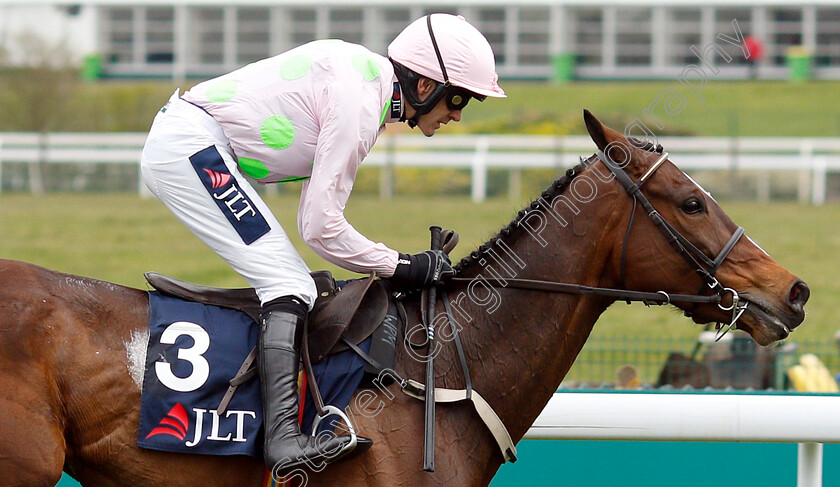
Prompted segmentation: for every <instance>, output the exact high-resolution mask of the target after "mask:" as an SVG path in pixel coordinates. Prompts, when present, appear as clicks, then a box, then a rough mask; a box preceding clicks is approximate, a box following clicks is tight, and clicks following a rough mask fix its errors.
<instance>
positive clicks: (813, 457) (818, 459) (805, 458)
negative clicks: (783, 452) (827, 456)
mask: <svg viewBox="0 0 840 487" xmlns="http://www.w3.org/2000/svg"><path fill="white" fill-rule="evenodd" d="M798 449H799V454H798V456H797V460H796V487H822V464H823V445H822V443H799V446H798Z"/></svg>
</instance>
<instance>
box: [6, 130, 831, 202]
mask: <svg viewBox="0 0 840 487" xmlns="http://www.w3.org/2000/svg"><path fill="white" fill-rule="evenodd" d="M145 138H146V135H145V134H142V133H100V134H96V133H81V134H80V133H53V134H46V135H41V134H32V133H0V166H2V164H3V163H4V162H18V163H19V162H24V163H31V162H39V161H40V162H44V163H48V164H49V163H68V162H69V163H109V164H138V161H139V160H140V152H141V149H142V146H143V143H144V141H145ZM382 139H383V140H381V141H380V142H379V143H378V144H377V145H376V146H375V147H374V149H373V151H372V152H371V154H370V155H369V156H368V158H367V160H366V161H365V164H366V165H368V166H380V167H383V168H385V171H384V173H385V174H390V172H391V170H392V169H393V168H394V167H448V168H463V169H469V170H470V171H471V174H472V191H471V194H472V197H473V200H475V201H477V202H480V201H483V200H484V199H485V197H486V195H487V171H488V170H489V169H510V170H520V169H532V168H567V167H571V166H573V165H574V164H576V163H577V162H578V157H579V156H581V155H588V154H591V153H592V152H593V151H594V150H595V146H594V144H593V143H592V141H591V140H590V139H589V137H586V136H529V135H447V134H441V135H437V136H435V137H432V138H426V137H422V136H418V135H403V134H399V135H388V134H386V135H384V136H383V137H382ZM658 142H659V143H661V144H663V145H664V146H665V147H667V149H668V151H669V152H670V153H671V154H672V155H673V156H674V160H675V161H676V162H677V163H678V164H679V165H680V167H681V168H683V169H687V170H746V171H758V172H759V177H767V174H768V172H769V171H798V172H799V173H800V176H799V199H800V201H802V202H811V203H812V204H816V205H820V204H822V203H823V202H824V201H825V194H826V174H827V173H828V172H833V171H840V139H837V138H828V137H824V138H823V137H815V138H785V137H742V138H737V139H733V138H728V137H661V138H659V140H658ZM0 170H2V169H1V168H0ZM138 186H142V184H139V185H138ZM383 187H384V189H383V196H385V197H388V196H389V195H390V192H391V191H392V190H391V187H390V185H389V183H388V181H387V177H385V178H383Z"/></svg>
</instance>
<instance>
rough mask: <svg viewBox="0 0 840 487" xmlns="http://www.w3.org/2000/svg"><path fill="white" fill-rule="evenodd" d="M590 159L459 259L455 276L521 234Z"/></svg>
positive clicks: (651, 148)
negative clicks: (525, 224)
mask: <svg viewBox="0 0 840 487" xmlns="http://www.w3.org/2000/svg"><path fill="white" fill-rule="evenodd" d="M627 140H628V142H630V143H631V144H633V146H635V147H637V148H639V149H641V150H644V151H646V152H655V153H658V154H661V153H662V151H663V148H662V146H661V145H659V144H654V143H651V142H649V141H646V140H639V139H636V138H634V137H628V138H627ZM592 157H595V156H594V155H593V156H590V157H589V158H588V159H585V160H584V159H583V158H582V157H581V159H580V164H578V165H577V166H575V167H573V168H571V169H569V170H568V171H566V174H564V175H563V176H562V177H560V178H558V179H555V180H554V182H553V183H551V186H549V187H548V189H546V190H545V191H543V192H542V194H541V195H540V196H539V197H538V198H537V199H535V200H534V201H532V202H531V204H529V205H528V206H526V207H525V208H523V209H521V210H519V213H517V214H516V217H515V218H514V219H513V220H512V221H511V222H510V223H508V224H507V225H506V226H505V227H504V228H502V229H501V230H499V233H497V234H496V236H495V237H493V238H491V239H490V240H488V241H487V242H485V243H483V244H481V245H480V246H479V247H478V248H477V249H476V250H473V251H472V252H470V253H469V255H467V256H466V257H464V258H463V259H461V261H460V262H458V264H456V265H455V266H454V267H453V269H455V273H456V274H460V273H461V272H463V271H464V270H466V269H467V268H469V267H470V266H472V265H474V264H475V263H476V262H478V261H480V260H481V259H482V258H483V255H484V254H486V253H487V252H488V251H489V250H490V249H492V248H493V247H495V246H497V245H498V244H499V242H502V243H505V244H507V243H509V240H510V239H512V238H515V237H516V235H517V233H520V232H522V231H523V230H521V229H520V227H521V224H522V220H524V219H525V218H526V217H527V216H528V214H529V213H530V212H532V211H534V210H537V209H539V207H540V206H541V205H543V204H544V203H545V202H546V201H551V200H552V199H553V198H554V197H556V196H558V195H560V194H561V193H563V191H564V190H565V189H566V188H567V187H568V186H569V183H571V182H572V180H573V179H574V178H575V176H577V175H578V174H580V173H581V172H582V171H583V170H584V169H586V168H587V166H589V165H590V164H591V163H592Z"/></svg>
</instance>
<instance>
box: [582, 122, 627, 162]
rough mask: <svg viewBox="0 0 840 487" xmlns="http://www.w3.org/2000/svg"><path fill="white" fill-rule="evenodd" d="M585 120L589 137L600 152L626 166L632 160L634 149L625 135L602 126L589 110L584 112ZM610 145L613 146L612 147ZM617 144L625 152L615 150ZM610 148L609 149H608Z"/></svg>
mask: <svg viewBox="0 0 840 487" xmlns="http://www.w3.org/2000/svg"><path fill="white" fill-rule="evenodd" d="M583 120H584V122H586V130H588V131H589V136H590V137H592V141H593V142H595V145H597V146H598V150H600V151H603V152H606V153H608V154H607V155H608V156H609V157H611V158H612V160H613V161H615V162H617V163H619V164H626V163H628V162H629V159H632V157H633V150H634V148H633V147H631V146H630V145H629V144H628V142H627V139H626V138H624V136H623V135H621V134H620V133H618V132H616V131H615V130H613V129H611V128H609V127H607V126H606V125H604V124H602V123H601V121H600V120H598V119H597V118H596V117H595V115H592V112H590V111H589V110H586V109H584V110H583ZM610 144H613V145H612V146H610ZM616 144H617V145H618V146H620V147H621V148H622V149H623V150H615V149H616V147H615V146H616ZM608 146H609V149H607V147H608Z"/></svg>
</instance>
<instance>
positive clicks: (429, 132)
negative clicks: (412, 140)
mask: <svg viewBox="0 0 840 487" xmlns="http://www.w3.org/2000/svg"><path fill="white" fill-rule="evenodd" d="M453 121H454V122H460V121H461V110H450V109H449V107H447V106H446V102H445V101H444V100H441V101H440V102H439V103H438V104H437V105H435V107H434V108H433V109H432V111H430V112H429V113H427V114H425V115H422V116H421V117H420V119H419V120H418V121H417V128H419V129H420V131H421V132H423V135H425V136H426V137H431V136H433V135H435V132H436V131H437V130H438V129H439V128H440V127H441V125H446V124H447V123H449V122H453Z"/></svg>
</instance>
